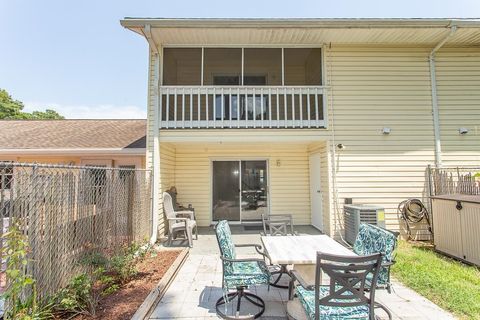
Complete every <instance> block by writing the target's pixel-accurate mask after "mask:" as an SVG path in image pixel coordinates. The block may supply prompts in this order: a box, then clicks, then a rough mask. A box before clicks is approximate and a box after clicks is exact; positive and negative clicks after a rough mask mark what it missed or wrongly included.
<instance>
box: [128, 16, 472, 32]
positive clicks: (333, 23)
mask: <svg viewBox="0 0 480 320" xmlns="http://www.w3.org/2000/svg"><path fill="white" fill-rule="evenodd" d="M120 24H121V25H122V26H123V27H125V28H128V29H132V30H133V29H136V28H143V27H144V26H145V25H150V26H151V27H152V28H155V27H158V28H252V27H253V28H335V29H350V28H369V29H370V28H445V27H449V26H450V25H456V26H458V27H465V28H468V27H470V28H480V19H421V18H420V19H162V18H125V19H123V20H121V21H120Z"/></svg>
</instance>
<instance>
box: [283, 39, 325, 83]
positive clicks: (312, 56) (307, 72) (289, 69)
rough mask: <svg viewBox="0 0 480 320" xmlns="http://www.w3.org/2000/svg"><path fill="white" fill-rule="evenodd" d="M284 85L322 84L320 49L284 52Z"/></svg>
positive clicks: (288, 50) (287, 50)
mask: <svg viewBox="0 0 480 320" xmlns="http://www.w3.org/2000/svg"><path fill="white" fill-rule="evenodd" d="M284 61H285V62H284V63H285V85H286V86H299V85H312V86H318V85H321V84H322V67H321V66H322V53H321V50H320V48H315V49H310V48H301V49H290V48H287V49H285V51H284Z"/></svg>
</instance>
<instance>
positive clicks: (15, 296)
mask: <svg viewBox="0 0 480 320" xmlns="http://www.w3.org/2000/svg"><path fill="white" fill-rule="evenodd" d="M3 238H4V239H5V246H4V247H3V249H2V256H3V258H4V259H6V261H7V268H6V271H5V274H6V278H7V284H8V286H7V290H6V291H5V293H4V294H3V297H4V299H5V302H6V310H5V315H4V317H5V319H15V320H30V319H32V320H33V319H35V320H43V319H51V318H52V317H53V314H52V312H51V309H52V305H51V304H49V303H41V302H39V301H38V298H37V290H36V286H35V279H34V278H33V277H32V276H30V275H28V274H27V273H26V268H27V265H28V259H27V253H28V241H27V237H26V236H25V235H24V234H23V233H22V232H21V230H20V224H19V223H17V222H16V221H13V222H12V226H11V227H10V230H9V231H8V232H7V233H5V234H4V235H3Z"/></svg>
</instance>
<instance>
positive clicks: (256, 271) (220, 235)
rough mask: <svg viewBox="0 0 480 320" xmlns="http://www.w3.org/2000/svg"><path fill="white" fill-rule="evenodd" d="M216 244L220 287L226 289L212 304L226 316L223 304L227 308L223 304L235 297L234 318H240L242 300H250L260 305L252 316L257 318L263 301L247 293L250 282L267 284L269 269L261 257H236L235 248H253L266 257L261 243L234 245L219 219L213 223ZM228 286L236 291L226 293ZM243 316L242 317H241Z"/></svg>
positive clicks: (224, 223)
mask: <svg viewBox="0 0 480 320" xmlns="http://www.w3.org/2000/svg"><path fill="white" fill-rule="evenodd" d="M215 234H216V236H217V242H218V247H219V249H220V259H222V269H223V272H222V275H223V276H222V288H223V289H224V291H226V294H224V295H223V296H222V297H221V298H219V299H218V300H217V302H216V304H215V309H216V311H217V314H218V315H219V316H220V317H222V318H224V319H225V318H228V316H227V315H226V312H222V310H221V308H222V306H223V307H224V308H226V305H225V304H226V303H227V302H229V301H231V300H232V299H234V298H237V309H236V315H235V317H236V318H238V317H240V309H241V303H242V299H245V300H247V301H249V302H250V303H252V304H253V305H254V306H257V307H258V308H260V311H259V312H257V313H256V314H255V315H254V318H255V319H256V318H258V317H260V316H261V315H262V314H263V312H264V311H265V302H264V301H263V300H262V298H260V297H259V296H257V295H255V294H253V293H251V292H246V291H245V289H247V288H248V287H249V286H251V285H259V284H266V285H268V284H269V282H270V272H269V271H268V268H267V265H266V264H265V261H264V259H263V258H262V259H256V258H247V259H238V258H237V256H236V253H235V248H239V247H254V248H255V250H256V251H257V253H259V254H260V255H262V256H263V257H265V254H264V253H263V252H262V246H260V245H258V244H237V245H235V244H234V243H233V241H232V233H231V231H230V227H229V225H228V221H227V220H222V221H219V222H218V223H217V224H216V226H215ZM230 289H236V291H235V292H228V291H229V290H230ZM242 319H244V317H242Z"/></svg>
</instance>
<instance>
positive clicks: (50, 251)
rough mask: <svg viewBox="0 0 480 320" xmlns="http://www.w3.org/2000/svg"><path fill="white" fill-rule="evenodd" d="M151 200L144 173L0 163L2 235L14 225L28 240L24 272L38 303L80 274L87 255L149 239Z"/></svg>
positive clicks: (148, 175)
mask: <svg viewBox="0 0 480 320" xmlns="http://www.w3.org/2000/svg"><path fill="white" fill-rule="evenodd" d="M151 195H152V192H151V172H150V171H148V170H138V169H127V168H107V167H72V166H56V165H39V164H20V163H6V162H0V216H1V220H0V224H1V230H2V231H3V232H6V231H8V229H9V226H10V225H12V223H17V224H19V225H20V227H21V230H22V232H23V233H24V234H25V235H26V236H27V239H28V243H29V259H30V260H29V261H30V262H29V264H28V265H27V267H26V269H27V270H26V272H27V273H28V274H30V275H32V276H33V277H34V278H35V279H36V281H37V282H36V284H37V291H38V294H39V296H41V297H46V296H48V295H51V294H53V293H55V292H56V291H57V290H59V289H60V288H62V287H64V286H65V285H66V284H68V282H69V280H70V279H71V278H72V277H73V276H74V275H75V274H77V273H78V272H81V271H83V270H82V264H81V263H80V262H81V260H82V259H83V258H84V257H85V255H86V254H87V253H91V252H96V253H101V254H103V255H105V256H107V257H108V256H111V255H112V254H114V253H115V252H117V251H118V250H119V249H121V248H122V247H124V246H127V245H129V244H132V243H133V242H136V243H138V242H146V241H148V239H149V237H150V234H151V229H152V215H151V202H152V201H151ZM0 244H1V245H2V246H3V245H4V241H3V233H2V241H1V242H0ZM1 261H2V270H1V271H2V279H5V277H4V274H3V273H4V270H5V267H6V261H5V259H3V257H2V260H1ZM4 285H5V283H4Z"/></svg>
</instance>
